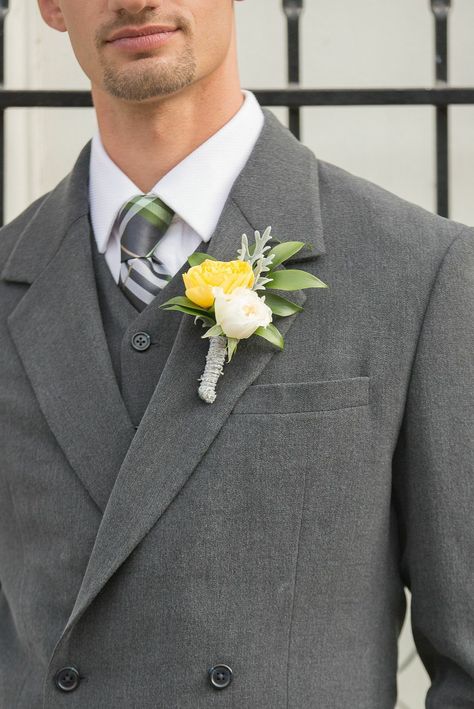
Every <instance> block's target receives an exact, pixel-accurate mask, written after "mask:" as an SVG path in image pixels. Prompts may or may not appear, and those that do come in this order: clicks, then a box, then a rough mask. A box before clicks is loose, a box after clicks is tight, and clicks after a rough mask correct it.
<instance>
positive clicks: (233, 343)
mask: <svg viewBox="0 0 474 709" xmlns="http://www.w3.org/2000/svg"><path fill="white" fill-rule="evenodd" d="M238 344H239V340H238V338H236V337H228V338H227V357H228V359H227V362H230V360H231V359H232V356H233V354H234V353H235V351H236V350H237V345H238Z"/></svg>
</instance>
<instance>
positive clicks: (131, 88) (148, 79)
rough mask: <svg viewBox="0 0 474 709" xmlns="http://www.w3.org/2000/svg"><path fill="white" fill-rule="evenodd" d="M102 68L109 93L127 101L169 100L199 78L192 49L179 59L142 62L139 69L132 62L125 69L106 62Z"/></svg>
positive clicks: (140, 60)
mask: <svg viewBox="0 0 474 709" xmlns="http://www.w3.org/2000/svg"><path fill="white" fill-rule="evenodd" d="M146 56H147V55H143V57H146ZM102 65H103V82H104V88H105V90H106V91H107V92H108V93H109V94H111V95H112V96H115V97H116V98H120V99H123V100H125V101H145V100H146V99H150V98H155V97H159V96H167V95H169V94H172V93H175V92H176V91H180V90H181V89H183V88H185V87H186V86H189V84H191V83H192V82H193V81H194V78H195V76H196V60H195V57H194V54H193V52H192V49H191V47H190V46H189V45H187V46H186V47H185V48H184V49H183V51H182V52H181V54H180V56H179V57H178V59H172V60H162V59H158V60H157V61H156V62H154V63H153V59H152V58H149V59H145V60H143V58H142V59H140V58H138V59H137V60H136V61H135V65H134V64H133V63H132V62H131V63H130V64H129V66H128V67H127V68H125V69H119V68H117V67H115V66H113V65H111V64H109V63H107V62H104V61H103V62H102Z"/></svg>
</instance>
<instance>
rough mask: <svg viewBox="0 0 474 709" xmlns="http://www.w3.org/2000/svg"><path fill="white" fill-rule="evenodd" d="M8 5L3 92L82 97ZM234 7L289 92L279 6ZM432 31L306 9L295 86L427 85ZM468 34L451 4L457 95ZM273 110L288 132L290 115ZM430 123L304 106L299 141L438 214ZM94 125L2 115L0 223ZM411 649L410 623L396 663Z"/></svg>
mask: <svg viewBox="0 0 474 709" xmlns="http://www.w3.org/2000/svg"><path fill="white" fill-rule="evenodd" d="M10 4H11V6H12V7H11V10H10V13H9V16H8V19H7V23H6V87H7V88H30V89H33V88H35V89H46V88H51V89H52V88H62V89H76V88H78V89H79V88H82V89H88V88H89V84H88V80H87V78H86V77H85V76H84V75H83V74H82V71H81V70H80V68H79V66H78V65H77V63H76V61H75V58H74V56H73V54H72V51H71V49H70V46H69V43H68V38H67V35H62V34H59V33H56V32H53V31H52V30H50V29H48V28H47V27H45V26H43V24H42V21H41V18H40V16H39V13H38V11H37V9H36V3H35V2H34V0H12V1H11V2H10ZM235 8H236V16H237V28H238V41H239V56H240V71H241V83H242V86H244V87H245V88H249V89H257V88H282V87H285V85H286V24H285V18H284V15H283V12H282V9H281V2H280V0H246V2H242V3H236V4H235ZM433 24H434V23H433V18H432V15H431V12H430V9H429V0H396V2H395V1H394V0H358V1H357V2H354V0H331V2H322V1H320V0H305V12H304V15H303V27H302V77H301V78H302V86H304V87H306V88H336V87H339V88H358V87H430V86H432V85H433V83H434V76H433V75H434V69H433V65H434V59H433V54H434V32H433ZM473 27H474V3H473V2H472V0H453V9H452V11H451V16H450V31H449V37H450V53H449V60H450V81H451V84H452V85H454V86H474V39H473V34H472V28H473ZM274 112H275V114H276V115H277V116H278V118H279V119H280V120H281V121H282V122H284V123H285V124H286V123H287V111H286V109H283V108H282V109H280V108H278V109H275V110H274ZM450 116H451V121H450V146H451V165H450V169H451V216H452V218H454V219H457V220H459V221H462V222H465V223H467V224H474V199H473V197H474V135H473V128H474V107H472V108H471V107H468V106H465V107H453V108H451V109H450ZM434 125H435V124H434V110H433V109H432V108H431V107H387V108H385V107H369V108H359V107H356V108H306V109H303V111H302V136H301V139H302V141H303V142H304V143H305V144H306V145H308V146H309V147H310V148H311V149H312V150H313V151H314V152H315V153H316V155H317V156H318V157H320V158H322V159H324V160H328V161H330V162H334V163H336V164H338V165H340V166H341V167H344V168H345V169H347V170H349V171H351V172H353V173H355V174H358V175H361V176H363V177H366V178H367V179H370V180H372V181H374V182H377V183H378V184H380V185H382V186H384V187H385V188H387V189H389V190H391V191H393V192H395V193H396V194H398V195H401V196H402V197H404V198H406V199H409V200H411V201H413V202H416V203H418V204H420V205H421V206H423V207H425V208H426V209H429V210H434V209H435V204H436V194H435V177H434V176H435V149H434V146H435V134H434ZM94 126H95V118H94V113H93V111H92V109H41V110H40V109H35V110H22V109H15V110H9V111H8V112H7V154H6V161H7V179H6V220H7V221H9V220H10V219H12V218H13V217H14V216H16V215H17V214H18V213H19V212H21V211H22V210H23V209H24V208H25V207H26V206H27V205H28V204H29V203H30V202H31V201H32V200H33V199H35V198H36V197H38V196H39V195H41V194H43V193H44V192H45V191H47V190H49V189H51V188H52V187H53V186H54V185H55V184H56V183H57V182H58V181H59V180H60V179H61V178H62V177H63V176H64V175H65V174H66V173H67V172H69V170H70V169H71V167H72V165H73V163H74V161H75V159H76V157H77V155H78V153H79V151H80V149H81V147H82V146H83V145H84V143H85V142H86V141H87V140H88V139H89V137H90V135H91V133H92V130H93V128H94ZM407 597H408V598H409V594H408V592H407ZM412 649H413V641H412V638H411V633H410V616H409V614H408V615H407V618H406V622H405V625H404V629H403V632H402V636H401V641H400V663H402V662H403V661H404V660H405V658H407V657H409V656H410V654H411V652H412ZM428 686H429V679H428V676H427V674H426V672H425V670H424V668H423V666H422V665H421V663H420V661H419V659H418V658H417V657H415V659H414V660H413V661H412V662H410V663H409V664H408V667H407V669H405V670H404V671H403V672H401V673H400V674H399V699H400V701H399V705H398V707H399V709H406V708H407V707H409V709H423V708H424V706H425V703H424V697H425V694H426V691H427V688H428ZM357 709H363V708H362V707H360V708H357Z"/></svg>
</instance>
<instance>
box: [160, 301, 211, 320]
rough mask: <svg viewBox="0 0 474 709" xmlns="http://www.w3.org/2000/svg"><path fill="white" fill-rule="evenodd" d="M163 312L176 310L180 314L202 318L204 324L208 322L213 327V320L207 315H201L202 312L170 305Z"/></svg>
mask: <svg viewBox="0 0 474 709" xmlns="http://www.w3.org/2000/svg"><path fill="white" fill-rule="evenodd" d="M165 310H177V311H179V312H180V313H185V315H194V317H199V318H202V319H203V320H204V322H208V323H209V324H210V325H215V320H213V319H212V318H210V317H209V316H208V315H203V311H199V310H193V309H192V308H185V307H184V306H183V305H170V306H169V308H165Z"/></svg>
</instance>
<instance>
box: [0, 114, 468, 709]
mask: <svg viewBox="0 0 474 709" xmlns="http://www.w3.org/2000/svg"><path fill="white" fill-rule="evenodd" d="M264 112H265V125H264V128H263V131H262V133H261V135H260V138H259V140H258V142H257V144H256V146H255V148H254V150H253V152H252V154H251V156H250V159H249V160H248V162H247V164H246V165H245V167H244V169H243V171H242V172H241V174H240V176H239V178H238V179H237V181H236V182H235V184H234V186H233V188H232V191H231V194H230V196H229V199H228V201H227V203H226V205H225V208H224V210H223V213H222V215H221V218H220V221H219V224H218V226H217V228H216V231H215V233H214V235H213V237H212V239H211V241H210V243H209V248H208V253H209V254H211V255H212V256H214V257H216V258H218V259H221V260H228V259H232V258H234V257H235V255H236V249H237V248H238V247H239V246H240V236H241V234H242V233H243V232H246V233H247V234H248V235H249V236H251V237H253V230H254V229H260V230H263V229H264V228H265V227H266V226H267V225H271V226H272V230H273V233H274V234H275V235H276V236H278V238H280V239H285V240H287V239H297V240H302V241H305V242H306V243H307V244H309V245H310V247H312V248H310V247H305V248H304V250H303V251H300V252H299V253H298V254H296V255H295V256H294V258H293V263H292V262H291V261H290V262H286V264H285V267H292V266H294V267H299V265H300V264H301V268H304V269H305V270H308V271H310V272H312V273H314V274H315V275H317V276H318V277H319V278H321V279H322V280H323V281H324V282H326V283H327V284H328V285H329V288H327V289H311V290H304V291H303V290H301V291H297V292H294V293H291V294H290V297H291V299H292V300H293V301H294V302H297V303H299V304H300V305H303V306H304V310H303V311H302V312H300V313H298V314H295V315H292V316H291V317H288V318H282V319H279V320H278V323H277V324H278V326H279V329H280V330H281V332H282V333H283V334H284V337H285V341H286V342H285V349H284V350H283V351H279V350H277V349H276V348H275V347H273V346H272V345H271V344H270V343H268V342H266V341H264V340H262V339H261V338H258V337H254V338H251V339H250V340H246V341H243V342H241V344H240V345H239V349H238V352H237V354H236V355H235V357H234V358H233V360H232V362H231V363H229V364H226V366H225V373H224V376H223V377H222V378H221V379H220V381H219V384H218V397H217V400H216V402H215V403H214V404H212V405H207V404H205V403H203V402H202V401H201V400H200V399H199V398H198V396H197V393H196V387H197V380H198V377H199V376H200V374H201V372H202V369H203V365H204V361H205V355H206V352H207V340H205V339H201V337H200V335H201V333H202V330H201V326H200V325H194V322H193V318H191V317H189V316H185V315H181V314H179V313H170V312H166V311H164V310H160V311H159V315H158V317H159V318H160V324H161V325H162V327H163V328H166V326H167V323H168V322H169V319H170V318H175V317H178V318H180V319H181V322H180V326H179V329H178V333H177V337H176V339H175V342H174V345H173V348H172V350H171V353H170V356H169V358H168V360H167V362H166V366H165V368H164V370H163V372H162V375H161V377H160V378H159V382H158V384H157V386H156V388H155V389H154V391H153V394H152V397H151V400H150V402H149V405H148V408H147V409H146V412H145V414H144V416H143V418H142V420H141V422H140V425H139V427H138V430H137V431H135V429H134V427H133V426H132V425H131V421H130V418H129V415H128V412H127V410H126V407H125V405H124V402H123V400H122V398H121V396H120V391H119V388H118V386H117V381H116V379H115V377H114V374H113V371H112V366H111V360H110V355H109V353H108V351H107V346H106V341H105V337H104V331H103V327H102V323H101V319H100V313H99V308H98V305H97V294H96V288H95V283H94V280H93V278H92V277H91V270H90V264H88V263H86V262H85V259H84V253H85V251H84V249H83V248H82V245H83V243H84V240H85V239H87V238H88V237H89V234H90V232H89V230H90V222H89V218H88V200H87V177H88V156H89V145H88V146H86V147H85V148H84V150H83V151H82V153H81V155H80V157H79V159H78V161H77V163H76V165H75V166H74V168H73V170H72V172H71V173H70V175H68V176H67V177H66V178H65V179H64V180H63V181H62V182H61V183H60V184H59V185H58V186H57V187H56V188H55V189H54V190H52V191H51V192H50V193H48V194H47V195H45V196H44V197H42V198H40V199H39V200H37V201H36V202H34V203H33V204H32V205H31V206H30V207H29V208H28V209H27V210H26V211H25V212H24V213H23V214H21V215H20V216H19V217H18V218H16V219H15V220H14V221H12V222H11V223H10V224H8V225H7V226H5V227H4V228H3V229H2V230H1V232H0V263H1V268H2V271H1V281H0V329H1V330H0V342H1V346H0V450H1V462H0V581H1V593H0V707H1V709H15V708H16V709H40V708H42V709H60V708H62V707H64V708H66V707H67V708H69V707H78V708H79V707H80V708H81V709H122V708H123V709H152V708H153V709H156V708H158V707H159V708H160V709H207V708H208V707H209V708H211V707H221V708H224V707H225V708H232V709H287V708H291V709H314V708H315V707H318V708H321V709H329V708H331V709H333V708H334V709H336V708H337V709H347V708H348V707H351V709H352V708H356V709H391V708H393V706H394V704H395V701H396V671H397V636H398V634H399V631H400V628H401V625H402V622H403V619H404V615H405V610H406V602H405V593H404V586H407V587H408V588H410V589H411V592H412V594H413V595H412V601H413V605H412V624H413V631H414V636H415V640H416V644H417V647H418V651H419V653H420V655H421V658H422V660H423V662H424V664H425V666H426V669H427V671H428V672H429V674H430V676H431V679H432V684H431V688H430V690H429V692H428V695H427V702H426V706H427V707H429V708H430V709H451V708H454V707H456V708H458V709H461V708H462V709H468V707H472V706H474V610H473V609H474V591H473V589H474V523H473V509H474V485H473V478H474V427H473V421H474V385H473V374H474V356H473V353H474V325H473V312H474V235H473V231H472V230H470V229H469V228H467V227H464V226H463V225H461V224H458V223H454V222H449V221H447V220H444V219H442V218H439V217H436V216H434V215H432V214H430V213H428V212H426V211H424V210H422V209H420V208H418V207H416V206H414V205H411V204H409V203H407V202H405V201H403V200H401V199H399V198H397V197H395V196H394V195H392V194H389V193H388V192H386V191H384V190H382V189H380V188H378V187H376V186H374V185H372V184H370V183H368V182H366V181H364V180H362V179H359V178H356V177H354V176H352V175H350V174H348V173H346V172H344V171H343V170H341V169H338V168H336V167H334V166H332V165H329V164H327V163H324V162H321V161H317V160H316V159H315V157H314V155H313V154H312V152H311V151H310V150H309V149H308V148H306V147H305V146H303V145H301V144H300V143H299V142H298V141H297V140H296V139H295V138H294V137H293V136H292V135H291V134H290V133H289V131H288V130H287V129H286V128H284V127H283V126H282V125H281V124H280V122H279V121H278V120H277V119H276V118H275V117H274V116H273V114H272V113H271V112H270V111H268V110H267V109H264ZM177 285H179V288H177ZM170 286H171V284H170ZM175 288H176V292H178V290H181V292H182V289H181V283H180V282H178V279H176V281H175ZM286 295H288V294H286ZM167 297H168V295H167V294H166V298H167ZM166 298H164V297H163V299H166ZM218 665H226V666H228V667H230V668H231V670H232V677H231V681H230V682H228V680H229V676H230V672H229V670H226V669H225V668H224V669H223V670H222V671H219V670H215V671H214V673H212V672H211V674H209V669H210V668H213V667H216V666H218ZM65 667H72V669H71V670H69V671H63V673H62V675H61V681H60V684H61V683H62V686H63V689H62V690H61V689H60V688H58V686H57V684H56V682H57V673H58V671H59V670H61V668H65ZM55 677H56V680H55ZM219 683H221V684H223V685H226V684H227V686H224V688H222V689H217V688H216V687H215V686H214V685H215V684H219ZM64 687H65V688H66V689H68V687H69V689H71V691H70V692H67V691H64Z"/></svg>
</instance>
